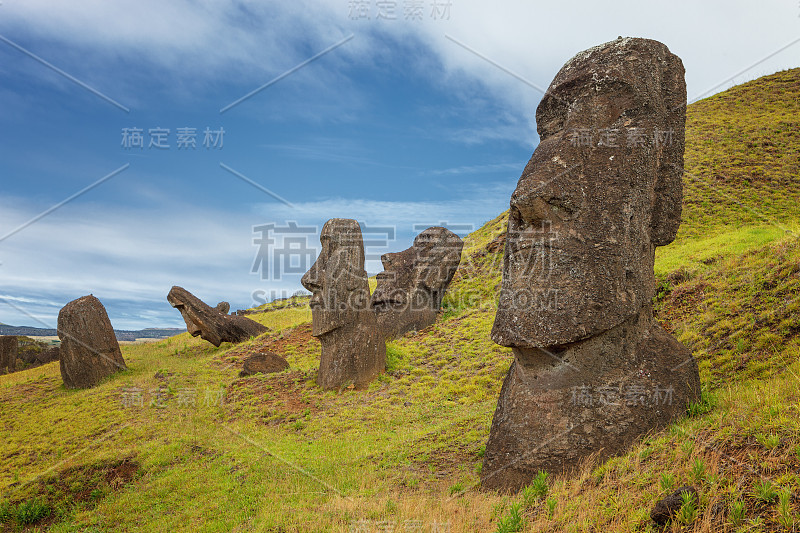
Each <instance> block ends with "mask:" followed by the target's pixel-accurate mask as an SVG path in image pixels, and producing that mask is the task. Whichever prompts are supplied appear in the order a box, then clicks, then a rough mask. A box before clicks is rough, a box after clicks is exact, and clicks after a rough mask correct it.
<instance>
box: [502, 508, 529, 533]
mask: <svg viewBox="0 0 800 533" xmlns="http://www.w3.org/2000/svg"><path fill="white" fill-rule="evenodd" d="M524 527H525V518H524V517H523V516H522V513H521V512H520V504H519V503H513V504H511V506H510V507H509V508H508V513H507V514H506V515H505V516H504V517H503V518H501V519H500V521H499V522H497V530H496V533H517V532H518V531H522V528H524Z"/></svg>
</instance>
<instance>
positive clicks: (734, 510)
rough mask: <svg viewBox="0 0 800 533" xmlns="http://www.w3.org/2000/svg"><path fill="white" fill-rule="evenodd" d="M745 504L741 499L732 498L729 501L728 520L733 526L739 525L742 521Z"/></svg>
mask: <svg viewBox="0 0 800 533" xmlns="http://www.w3.org/2000/svg"><path fill="white" fill-rule="evenodd" d="M745 510H746V509H745V505H744V502H743V501H742V500H734V501H732V502H731V508H730V512H729V513H728V520H730V522H731V524H733V525H734V526H738V525H740V524H741V523H742V522H744V515H745Z"/></svg>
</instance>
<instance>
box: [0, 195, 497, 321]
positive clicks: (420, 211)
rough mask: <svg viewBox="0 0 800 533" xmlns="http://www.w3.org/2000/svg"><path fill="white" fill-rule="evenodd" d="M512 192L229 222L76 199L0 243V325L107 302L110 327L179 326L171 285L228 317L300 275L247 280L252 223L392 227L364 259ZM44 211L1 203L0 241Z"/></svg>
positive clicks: (269, 211) (270, 210)
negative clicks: (225, 309)
mask: <svg viewBox="0 0 800 533" xmlns="http://www.w3.org/2000/svg"><path fill="white" fill-rule="evenodd" d="M512 189H513V182H511V181H510V182H509V183H507V184H489V185H487V186H485V187H481V188H469V187H467V188H463V189H462V190H461V191H460V192H459V196H458V197H456V198H454V199H453V200H450V201H446V202H430V201H417V202H401V201H375V200H367V199H345V198H331V199H320V200H318V201H312V202H302V203H298V204H295V207H294V208H289V207H288V206H285V205H283V204H280V203H271V204H258V205H254V206H252V208H251V210H250V211H249V212H248V211H247V210H240V211H239V212H238V213H236V212H228V211H215V210H211V209H208V208H203V209H202V210H198V209H196V208H194V207H193V206H191V205H185V204H181V203H180V202H178V201H173V202H172V203H171V204H170V205H169V208H163V207H162V208H158V209H152V208H136V209H134V208H124V207H120V206H111V205H96V204H90V203H85V202H77V201H76V202H75V203H72V204H67V205H65V206H64V207H62V208H61V209H59V210H58V211H55V212H53V213H51V214H50V215H48V216H46V217H44V218H42V219H41V220H39V221H38V222H36V223H34V224H32V225H30V226H29V227H27V228H25V229H24V230H22V231H20V232H19V233H16V234H15V235H13V236H11V237H9V238H8V239H6V240H4V241H2V242H0V261H2V266H0V274H1V275H2V276H3V292H4V293H5V294H11V295H13V298H6V299H7V300H10V304H9V303H5V304H4V303H3V302H2V301H0V321H2V322H5V323H9V324H14V325H41V324H40V323H32V319H31V318H30V316H28V315H26V314H25V313H26V312H27V313H29V314H30V315H33V316H35V317H37V318H38V319H39V320H43V321H45V322H46V323H48V324H49V325H53V324H55V317H56V316H57V314H58V310H59V309H60V308H61V307H62V306H63V305H64V304H66V303H67V302H68V301H70V300H72V299H74V298H77V297H80V296H83V295H86V294H90V293H92V294H94V295H95V296H97V297H98V298H99V299H100V300H101V301H102V302H104V304H105V305H106V307H107V309H108V312H109V316H110V317H111V319H112V323H113V324H114V326H115V327H117V328H121V329H135V328H139V327H148V326H180V325H181V324H182V322H181V319H180V315H178V313H177V312H176V311H174V310H173V309H171V308H170V307H169V304H168V303H167V302H166V294H167V292H168V291H169V289H170V287H171V286H172V285H181V286H184V287H185V288H187V289H188V290H190V291H192V292H194V293H195V294H196V295H197V296H199V297H200V298H201V299H204V300H206V301H208V302H209V303H211V304H215V303H216V302H217V301H220V300H227V301H229V302H230V303H231V305H232V307H233V308H234V309H236V308H244V307H250V306H252V305H254V304H255V303H256V301H254V297H255V298H264V297H265V295H269V294H274V295H277V296H289V295H291V294H292V293H294V292H295V291H297V290H302V287H301V285H300V276H301V274H302V273H299V274H293V275H284V276H282V277H281V279H267V280H262V279H260V275H259V273H256V274H253V273H251V269H252V266H253V262H254V259H255V256H256V253H257V251H258V247H257V246H255V245H254V243H253V239H254V238H256V237H258V236H259V235H258V234H256V233H253V226H255V225H259V224H266V223H270V222H274V223H276V224H277V225H279V226H285V225H286V223H287V222H288V221H297V222H298V224H300V225H304V226H315V227H317V228H318V229H321V227H322V225H323V224H324V223H325V221H326V220H327V219H329V218H334V217H346V218H355V219H357V220H359V221H360V222H363V223H366V224H367V225H368V226H370V227H372V226H377V225H381V226H392V227H394V228H396V232H397V233H396V236H395V240H394V241H392V242H387V243H386V246H385V247H377V248H374V249H372V250H370V249H368V250H367V251H368V253H370V251H371V252H372V253H377V255H378V256H379V255H380V254H381V253H385V252H387V251H396V250H400V249H402V248H405V247H407V246H409V245H410V244H411V240H412V239H413V237H414V236H415V235H416V233H418V232H419V230H417V231H415V230H414V228H413V225H414V224H422V225H425V226H430V225H437V224H440V223H441V222H443V221H444V222H447V223H449V224H471V225H473V226H474V227H478V226H479V225H480V224H482V223H483V222H485V221H486V220H489V219H491V218H493V217H494V216H496V215H497V213H499V212H500V211H502V210H503V209H505V208H506V205H507V203H508V197H509V195H510V193H511V190H512ZM47 207H49V206H47V205H35V204H33V203H32V202H30V201H26V200H24V199H19V198H4V199H3V200H0V232H1V233H5V232H4V231H2V230H7V229H9V228H15V227H17V226H19V225H20V224H21V223H23V222H25V221H27V220H30V219H32V218H33V217H34V216H36V215H37V214H38V213H39V212H41V211H43V210H44V209H45V208H47ZM278 244H280V242H278ZM308 246H309V248H313V249H315V250H316V249H318V247H319V237H318V235H309V243H308ZM308 266H310V264H309V265H308ZM367 269H368V271H370V272H373V273H374V272H377V271H379V270H380V269H381V266H380V262H379V260H378V259H377V258H375V259H373V260H372V261H370V262H369V263H368V264H367ZM256 291H262V292H258V293H256ZM254 293H256V294H255V295H254ZM0 298H3V296H2V295H0ZM11 304H13V305H11Z"/></svg>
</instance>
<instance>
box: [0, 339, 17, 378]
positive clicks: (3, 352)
mask: <svg viewBox="0 0 800 533" xmlns="http://www.w3.org/2000/svg"><path fill="white" fill-rule="evenodd" d="M18 351H19V342H18V341H17V337H16V336H15V335H3V336H0V374H4V373H9V374H10V373H11V372H14V370H16V368H17V352H18Z"/></svg>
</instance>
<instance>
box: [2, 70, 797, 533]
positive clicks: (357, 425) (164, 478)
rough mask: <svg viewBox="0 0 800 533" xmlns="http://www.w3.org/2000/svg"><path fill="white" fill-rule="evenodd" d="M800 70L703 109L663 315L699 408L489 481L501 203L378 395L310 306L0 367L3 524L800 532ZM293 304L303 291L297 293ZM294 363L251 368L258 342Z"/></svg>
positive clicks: (11, 527)
mask: <svg viewBox="0 0 800 533" xmlns="http://www.w3.org/2000/svg"><path fill="white" fill-rule="evenodd" d="M798 101H800V69H795V70H792V71H786V72H781V73H778V74H775V75H773V76H768V77H765V78H761V79H759V80H756V81H754V82H750V83H748V84H744V85H742V86H738V87H734V88H733V89H731V90H729V91H726V92H724V93H721V94H719V95H716V96H714V97H711V98H708V99H706V100H703V101H701V102H698V103H696V104H693V105H692V106H690V107H689V109H688V123H687V150H686V163H687V166H686V168H687V175H686V180H685V185H686V199H685V209H684V222H683V225H682V226H681V230H680V233H679V236H678V239H677V240H676V242H675V243H674V244H673V245H670V246H668V247H664V248H662V249H660V250H659V253H658V257H657V267H656V269H657V275H658V279H659V290H658V295H657V297H656V309H657V315H658V317H659V320H661V322H662V323H663V324H664V325H665V326H666V327H667V328H668V329H670V330H671V331H672V332H673V333H674V334H675V335H676V336H677V337H678V338H679V339H680V340H681V341H682V342H684V343H686V344H687V345H688V346H690V347H691V348H692V350H693V352H694V353H695V355H696V356H697V358H698V359H699V362H700V368H701V378H702V380H703V384H704V388H705V394H704V399H703V401H702V402H701V403H700V404H698V405H695V406H693V407H692V409H691V413H689V414H687V417H686V419H684V420H682V421H679V422H678V423H676V424H674V425H673V426H671V427H670V428H669V429H667V430H666V431H664V432H661V433H658V434H655V435H652V436H651V437H649V438H647V439H644V440H643V441H642V442H641V443H640V444H638V445H637V446H635V447H634V448H633V449H632V450H631V451H630V453H628V454H626V455H624V456H621V457H618V458H614V459H612V460H610V461H608V462H606V463H604V464H592V463H587V465H586V467H585V468H584V470H583V472H582V473H581V475H580V476H578V477H577V478H573V479H566V480H565V479H555V480H542V482H541V483H539V484H538V485H536V486H533V487H532V488H530V489H528V490H526V491H524V492H523V493H522V494H519V495H514V496H503V495H497V494H484V493H481V492H478V491H477V490H475V489H476V484H477V482H478V475H479V469H480V464H481V457H482V454H483V450H484V444H485V442H486V439H487V437H488V431H489V425H490V423H491V417H492V413H493V411H494V408H495V405H496V402H497V397H498V394H499V390H500V385H501V384H502V380H503V377H504V376H505V373H506V371H507V370H508V366H509V364H510V362H511V356H510V353H509V350H507V349H505V348H500V347H498V346H496V345H495V344H493V343H492V342H491V341H490V340H489V338H488V333H489V330H490V328H491V324H492V321H493V318H494V311H495V298H496V294H497V289H498V287H499V282H500V268H499V267H500V261H501V258H502V241H501V240H500V239H498V237H499V236H500V235H501V234H502V233H503V231H504V228H505V216H504V215H500V216H498V217H497V218H496V219H494V220H492V221H490V222H488V223H487V224H486V225H485V226H484V227H482V228H481V229H479V230H478V231H476V232H475V233H473V234H472V235H470V236H469V237H468V238H467V239H466V243H465V244H466V245H465V247H464V253H463V259H462V264H461V266H460V267H459V270H458V272H457V273H456V277H455V279H454V282H453V284H452V286H451V288H450V290H449V292H448V295H447V296H446V298H445V301H444V305H443V311H442V313H441V316H440V318H439V320H438V321H437V323H436V324H435V325H433V326H431V327H430V328H428V329H426V330H424V331H422V332H419V333H417V334H413V335H407V336H405V337H403V338H402V339H399V340H396V341H392V342H389V343H388V346H387V356H388V370H387V372H386V373H385V374H384V375H382V376H381V377H380V379H378V380H377V381H375V382H374V383H373V384H372V385H371V386H370V387H369V389H368V390H366V391H353V390H344V391H342V392H341V393H334V392H323V391H321V390H320V389H318V388H317V387H316V385H315V384H314V378H315V372H316V367H317V362H318V358H319V352H320V348H319V343H318V342H317V341H316V340H315V339H313V338H312V337H311V336H310V312H309V310H308V308H307V307H305V306H304V305H302V299H294V300H293V301H292V302H290V303H291V304H292V305H285V304H280V305H278V304H276V305H271V306H269V305H268V306H264V307H263V308H262V309H260V310H259V311H260V312H259V313H256V314H253V315H251V318H254V319H255V320H258V321H260V322H262V323H263V324H265V325H267V326H269V327H270V328H271V331H270V332H269V333H268V334H266V335H264V336H262V337H260V338H258V339H255V340H252V341H250V342H246V343H243V344H240V345H236V346H234V345H230V344H223V345H222V346H221V347H220V348H214V347H213V346H211V345H209V344H208V343H206V342H205V341H202V340H199V339H194V338H192V337H190V336H189V335H188V334H183V335H179V336H177V337H173V338H170V339H167V340H165V341H161V342H158V343H153V344H147V345H127V346H124V347H123V353H124V357H125V360H126V361H127V363H128V366H129V370H127V371H126V372H123V373H120V374H117V375H115V376H113V377H111V378H110V379H109V380H108V381H106V382H105V383H103V384H101V385H100V386H98V387H96V388H94V389H91V390H85V391H68V390H65V389H64V388H63V387H62V386H61V380H60V375H59V370H58V365H57V364H49V365H45V366H43V367H39V368H36V369H32V370H27V371H23V372H19V373H15V374H11V375H8V376H2V377H0V427H2V435H3V439H2V445H0V489H1V490H2V497H1V498H0V522H2V524H3V528H4V529H3V530H5V531H16V530H20V529H22V528H29V529H31V528H40V529H42V530H45V529H49V530H50V531H59V532H63V531H275V532H278V531H450V532H454V533H455V532H474V531H522V530H525V531H576V532H577V531H586V532H589V531H601V530H603V531H655V529H654V526H652V525H651V524H650V523H649V519H648V513H649V510H650V508H651V507H652V505H653V503H654V501H655V500H656V499H658V498H659V497H660V496H662V495H663V494H665V493H666V492H669V491H671V490H674V489H675V488H677V487H678V486H680V485H683V484H694V485H695V486H696V487H697V488H698V490H699V492H700V494H701V500H700V504H699V506H698V507H697V508H696V509H691V508H688V507H687V508H685V509H684V510H683V515H682V517H681V518H682V520H683V521H684V522H686V524H680V523H675V524H673V525H672V526H669V527H668V529H667V530H669V531H783V530H786V528H789V527H790V526H789V525H788V524H789V523H790V522H792V521H795V522H800V500H799V499H798V495H799V494H800V416H799V415H800V413H799V412H798V411H800V406H799V405H798V398H800V380H798V373H799V372H800V363H798V362H797V361H798V359H800V344H799V343H800V340H798V339H799V335H798V333H800V241H799V240H798V236H797V233H796V232H797V229H798V222H800V177H799V175H800V162H798V154H799V153H800V109H798ZM298 304H299V305H298ZM264 346H266V347H268V348H269V349H272V350H274V351H276V352H278V353H281V354H283V355H284V356H285V357H286V358H287V359H288V361H289V363H290V365H291V369H290V370H287V371H285V372H282V373H280V374H273V375H269V376H261V375H259V376H254V377H249V378H243V379H240V378H238V375H237V374H238V370H239V368H240V364H241V361H242V359H243V358H244V357H245V356H246V355H247V354H248V353H249V352H250V351H253V350H255V349H257V348H259V347H264Z"/></svg>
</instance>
